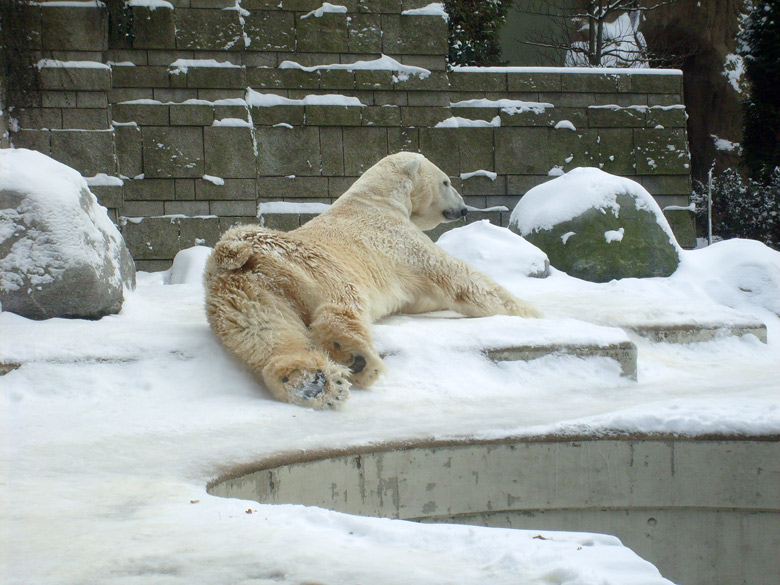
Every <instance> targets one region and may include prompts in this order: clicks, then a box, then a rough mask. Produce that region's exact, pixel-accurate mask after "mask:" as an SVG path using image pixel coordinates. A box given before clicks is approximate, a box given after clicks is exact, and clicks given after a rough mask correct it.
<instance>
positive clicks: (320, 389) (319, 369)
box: [207, 283, 350, 409]
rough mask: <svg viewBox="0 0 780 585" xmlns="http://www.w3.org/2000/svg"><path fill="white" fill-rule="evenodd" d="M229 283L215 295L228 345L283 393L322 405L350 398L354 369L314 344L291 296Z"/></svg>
mask: <svg viewBox="0 0 780 585" xmlns="http://www.w3.org/2000/svg"><path fill="white" fill-rule="evenodd" d="M234 284H235V283H234ZM225 289H227V290H229V291H230V293H227V294H225V292H224V291H225ZM225 289H222V291H221V292H222V294H219V292H220V291H219V289H217V288H216V287H215V289H214V290H215V291H217V294H210V295H209V300H208V303H207V312H208V316H209V322H210V323H211V325H212V328H213V329H214V331H215V333H216V334H217V336H218V337H219V339H220V341H222V343H223V344H224V345H225V347H226V348H227V349H228V350H230V351H231V353H233V354H234V355H235V356H236V357H238V358H239V359H240V360H242V361H243V362H244V363H246V364H247V365H248V366H249V367H250V368H252V370H253V371H254V372H255V373H256V374H257V375H258V376H259V377H261V378H262V380H263V383H264V385H265V387H266V388H267V389H268V390H269V391H270V392H271V393H272V394H273V395H274V396H275V397H276V398H277V399H279V400H282V401H284V402H291V403H293V404H298V405H301V406H308V407H311V408H316V409H321V408H327V407H333V406H337V405H338V404H339V402H341V401H344V400H346V399H347V398H348V396H349V373H350V372H349V369H348V368H346V367H344V366H342V365H339V364H336V363H334V362H333V361H332V360H330V359H328V356H327V355H326V354H325V353H324V352H322V351H320V350H318V349H317V348H315V347H314V344H313V343H312V340H311V339H310V334H309V330H308V329H307V328H306V325H305V324H304V323H303V321H302V320H301V318H300V317H299V316H298V314H297V313H296V312H295V310H294V309H293V308H292V307H291V306H290V304H289V302H288V301H287V300H286V299H284V298H281V297H278V296H276V295H273V294H272V293H269V292H267V291H262V290H260V291H258V290H251V289H250V290H242V289H241V288H240V286H232V287H225Z"/></svg>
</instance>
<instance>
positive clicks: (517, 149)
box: [494, 127, 598, 175]
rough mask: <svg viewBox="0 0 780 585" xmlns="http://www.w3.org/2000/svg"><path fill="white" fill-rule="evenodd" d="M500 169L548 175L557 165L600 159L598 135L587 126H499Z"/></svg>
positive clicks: (584, 163) (572, 165) (585, 163)
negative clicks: (575, 129)
mask: <svg viewBox="0 0 780 585" xmlns="http://www.w3.org/2000/svg"><path fill="white" fill-rule="evenodd" d="M495 132H496V134H495V144H496V153H495V156H496V168H495V169H494V170H495V171H496V172H497V173H500V174H507V175H517V174H521V175H547V173H548V172H549V171H550V170H551V169H552V168H553V167H555V166H558V167H562V168H563V169H564V170H570V169H572V168H575V167H579V166H593V165H595V164H597V163H598V149H597V145H596V139H597V136H596V134H595V133H591V132H590V131H588V130H584V131H578V132H571V131H561V130H555V129H553V128H519V127H511V128H503V127H502V128H496V129H495Z"/></svg>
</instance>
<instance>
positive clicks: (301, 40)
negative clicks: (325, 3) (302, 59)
mask: <svg viewBox="0 0 780 585" xmlns="http://www.w3.org/2000/svg"><path fill="white" fill-rule="evenodd" d="M303 16H305V15H302V16H299V17H298V18H296V22H295V34H296V39H297V44H296V49H297V50H298V51H300V52H302V53H346V52H348V51H349V45H348V42H347V38H348V35H347V15H346V14H343V13H332V12H330V13H328V12H326V13H325V14H323V15H322V16H321V17H319V18H317V17H315V16H313V15H312V16H310V17H308V18H303Z"/></svg>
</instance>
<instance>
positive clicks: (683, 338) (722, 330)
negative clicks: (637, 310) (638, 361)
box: [624, 321, 767, 343]
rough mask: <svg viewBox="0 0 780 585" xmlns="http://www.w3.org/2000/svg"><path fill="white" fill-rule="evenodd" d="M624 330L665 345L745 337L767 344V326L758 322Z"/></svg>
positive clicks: (679, 325)
mask: <svg viewBox="0 0 780 585" xmlns="http://www.w3.org/2000/svg"><path fill="white" fill-rule="evenodd" d="M624 329H626V330H627V331H630V332H631V333H635V334H636V335H639V336H640V337H644V338H645V339H649V340H650V341H656V342H665V343H696V342H700V341H711V340H712V339H716V338H718V337H729V336H730V337H742V336H743V335H755V336H756V337H757V338H758V339H759V341H761V342H762V343H766V342H767V332H766V325H765V324H764V323H761V322H758V321H744V322H741V323H705V324H702V323H668V324H652V325H631V326H627V327H625V328H624Z"/></svg>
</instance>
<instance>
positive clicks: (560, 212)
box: [509, 168, 680, 282]
mask: <svg viewBox="0 0 780 585" xmlns="http://www.w3.org/2000/svg"><path fill="white" fill-rule="evenodd" d="M509 229H510V230H512V231H514V232H515V233H517V234H520V235H522V236H523V237H524V238H525V239H526V240H528V241H529V242H531V243H532V244H534V245H535V246H537V247H538V248H540V249H541V250H543V251H544V252H545V253H546V254H547V256H548V258H549V259H550V264H552V266H554V267H555V268H557V269H559V270H562V271H564V272H566V273H567V274H569V275H571V276H574V277H576V278H581V279H583V280H588V281H591V282H608V281H610V280H614V279H619V278H646V277H653V276H669V275H670V274H672V273H673V272H674V271H675V270H677V267H678V265H679V263H680V247H679V245H678V244H677V241H676V240H675V238H674V235H673V233H672V230H671V228H670V227H669V223H668V222H667V220H666V218H665V217H664V214H663V212H662V211H661V208H660V207H659V206H658V204H657V203H656V202H655V200H654V199H653V197H652V196H651V195H650V194H649V193H648V192H647V191H645V189H644V188H643V187H642V186H641V185H639V184H638V183H636V182H634V181H631V180H630V179H625V178H622V177H616V176H614V175H610V174H608V173H605V172H603V171H601V170H599V169H595V168H579V169H574V170H572V171H570V172H568V173H566V174H565V175H563V176H561V177H558V178H556V179H554V180H552V181H549V182H547V183H544V184H542V185H539V186H538V187H534V188H533V189H531V190H530V191H528V192H527V193H526V194H525V195H524V196H523V198H522V199H521V200H520V202H519V203H518V204H517V207H515V209H514V211H513V212H512V216H511V218H510V221H509Z"/></svg>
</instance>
